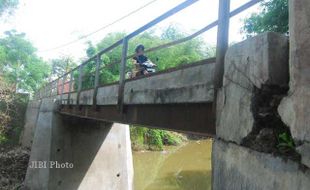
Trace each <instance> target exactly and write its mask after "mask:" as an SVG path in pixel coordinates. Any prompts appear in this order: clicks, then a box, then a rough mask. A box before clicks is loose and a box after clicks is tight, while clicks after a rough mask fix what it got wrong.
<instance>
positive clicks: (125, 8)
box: [0, 0, 259, 60]
mask: <svg viewBox="0 0 310 190" xmlns="http://www.w3.org/2000/svg"><path fill="white" fill-rule="evenodd" d="M150 1H151V0H87V1H86V0H20V6H19V8H18V9H17V11H16V12H15V15H13V16H11V17H10V18H9V19H6V21H0V26H1V27H0V33H1V35H2V33H3V32H4V31H6V30H11V29H16V30H17V31H18V32H24V33H26V36H27V38H28V39H29V40H30V41H31V42H32V43H33V44H34V46H35V47H36V48H37V49H38V51H39V52H38V54H39V56H41V57H43V58H44V59H45V60H48V59H51V58H57V57H59V56H61V55H71V56H73V57H74V58H75V59H80V58H83V57H85V49H86V45H85V43H86V41H89V40H90V41H92V42H94V43H96V42H98V41H99V40H100V39H102V38H103V37H104V36H105V35H106V34H107V33H110V32H115V31H124V32H127V33H129V32H132V31H134V30H135V29H137V28H138V27H140V26H142V25H143V24H146V23H147V22H148V21H151V20H152V19H154V18H156V17H157V16H159V15H161V14H162V13H164V12H165V11H167V10H169V9H171V8H173V7H174V6H176V5H177V4H179V3H181V2H183V1H184V0H157V1H156V2H155V3H153V4H151V5H150V6H148V7H147V8H144V9H142V10H141V11H139V12H137V13H135V14H134V15H131V16H130V17H128V18H126V19H124V20H123V21H121V22H119V23H117V24H115V25H113V26H112V27H109V28H107V29H105V30H102V31H100V32H98V33H96V34H94V35H92V36H91V37H89V38H87V39H83V40H81V41H79V42H78V43H74V44H72V45H70V46H67V47H64V48H61V49H57V50H53V51H44V50H47V49H51V48H54V47H57V46H60V45H62V44H65V43H67V42H69V41H72V40H75V39H77V38H79V37H80V36H82V35H85V34H87V33H90V32H93V31H95V30H97V29H99V28H101V27H102V26H104V25H106V24H109V23H111V22H112V21H114V20H116V19H118V18H120V17H122V16H123V15H126V14H128V13H129V12H131V11H133V10H135V9H136V8H138V7H140V6H142V5H144V4H146V3H147V2H150ZM247 1H249V0H231V10H234V9H235V8H237V7H239V6H240V5H242V4H244V3H246V2H247ZM258 9H259V7H258V5H255V6H253V7H252V8H250V9H248V10H247V11H246V12H244V13H242V14H240V15H238V16H236V17H234V18H232V19H231V22H230V42H238V41H240V40H242V37H243V35H242V34H241V33H240V28H241V27H242V20H243V19H244V18H245V17H247V16H249V15H250V14H251V13H253V12H257V11H258ZM217 14H218V0H200V1H198V2H197V3H195V4H193V5H191V6H190V7H188V8H186V9H185V10H183V11H181V12H179V13H177V14H176V15H174V16H172V17H170V18H168V19H167V20H165V21H163V22H161V23H160V24H158V25H156V28H157V29H159V30H160V29H161V28H164V27H167V26H168V25H170V24H177V25H179V26H180V27H181V28H182V29H183V30H184V31H186V32H188V33H192V32H193V31H195V30H198V29H200V28H202V27H204V26H206V25H207V24H209V23H210V22H212V21H214V20H216V19H217V16H218V15H217ZM203 38H204V40H205V41H206V42H207V43H209V44H211V45H212V44H215V42H216V28H214V29H212V30H210V31H209V32H206V33H205V34H204V35H203Z"/></svg>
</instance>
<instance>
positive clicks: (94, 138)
mask: <svg viewBox="0 0 310 190" xmlns="http://www.w3.org/2000/svg"><path fill="white" fill-rule="evenodd" d="M57 108H58V104H57V103H56V102H54V100H53V99H43V100H42V103H41V106H40V111H39V114H38V119H37V123H36V130H35V135H34V138H33V144H32V150H31V156H30V162H29V166H31V165H32V166H33V164H34V163H35V164H36V165H35V166H34V167H35V168H31V167H29V168H28V170H27V174H26V180H25V188H26V189H27V188H28V189H31V190H43V189H44V190H45V189H51V190H75V189H81V190H84V189H85V190H89V189H98V190H100V189H102V190H115V189H119V190H123V189H126V190H127V189H129V190H130V189H132V184H133V163H132V154H131V143H130V134H129V126H128V125H123V124H118V123H107V122H99V121H93V120H87V119H81V118H77V117H66V116H62V115H60V114H59V113H58V112H57ZM42 163H43V165H42Z"/></svg>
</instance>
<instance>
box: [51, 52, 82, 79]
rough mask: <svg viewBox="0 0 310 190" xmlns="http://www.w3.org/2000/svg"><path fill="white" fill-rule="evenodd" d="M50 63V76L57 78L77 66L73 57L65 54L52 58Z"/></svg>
mask: <svg viewBox="0 0 310 190" xmlns="http://www.w3.org/2000/svg"><path fill="white" fill-rule="evenodd" d="M50 63H51V65H52V66H51V67H52V68H51V75H50V77H52V78H59V77H61V76H62V75H63V74H65V73H67V72H69V71H70V70H72V69H74V68H75V67H76V66H77V64H76V63H75V61H74V59H73V57H71V56H67V55H64V56H61V57H59V58H57V59H52V60H50Z"/></svg>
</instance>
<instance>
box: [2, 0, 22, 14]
mask: <svg viewBox="0 0 310 190" xmlns="http://www.w3.org/2000/svg"><path fill="white" fill-rule="evenodd" d="M18 3H19V0H0V17H2V16H3V15H5V14H12V12H13V11H14V9H16V8H17V5H18Z"/></svg>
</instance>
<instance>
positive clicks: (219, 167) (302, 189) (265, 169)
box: [212, 0, 310, 190]
mask: <svg viewBox="0 0 310 190" xmlns="http://www.w3.org/2000/svg"><path fill="white" fill-rule="evenodd" d="M289 3H290V36H289V42H290V43H288V37H286V36H284V35H279V34H275V33H266V34H262V35H259V36H256V37H254V38H251V39H248V40H246V41H243V42H241V43H239V44H236V45H233V46H232V47H230V48H229V49H228V51H227V53H226V57H225V74H224V84H223V88H222V89H220V92H219V93H218V94H219V95H218V100H217V101H218V102H217V126H216V128H217V131H216V132H217V138H216V139H215V141H214V144H213V151H212V162H213V163H212V167H213V171H212V172H213V189H214V190H217V189H219V190H222V189H230V190H240V189H252V190H268V189H274V190H278V189H279V190H280V189H281V190H284V189H287V190H291V189H298V190H306V189H309V188H310V161H309V160H310V145H309V142H310V139H309V126H310V125H309V123H310V122H309V118H310V117H309V114H310V102H309V100H310V90H309V89H310V85H309V84H310V80H309V79H310V78H309V76H310V75H309V74H310V64H309V63H310V61H309V52H310V51H309V50H310V48H309V44H310V42H309V39H310V35H309V34H310V32H309V31H310V29H309V28H310V27H309V23H310V22H309V21H310V15H309V13H308V12H309V11H308V10H309V8H310V2H308V1H307V0H300V1H297V0H292V1H289ZM288 87H289V90H288V92H287V89H288ZM280 134H286V135H287V136H286V137H285V138H286V140H287V141H286V142H284V141H283V140H282V141H281V139H280V136H279V135H280ZM291 140H294V144H295V146H294V147H293V148H292V147H291V148H286V149H285V150H286V151H283V145H281V144H280V142H282V143H284V144H285V143H287V144H286V145H287V146H290V145H289V143H290V142H291ZM281 149H282V150H281Z"/></svg>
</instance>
